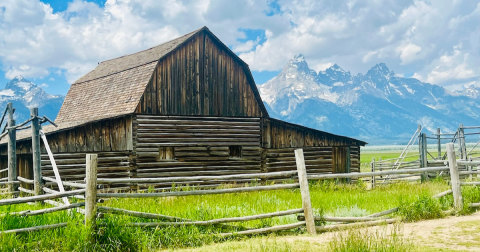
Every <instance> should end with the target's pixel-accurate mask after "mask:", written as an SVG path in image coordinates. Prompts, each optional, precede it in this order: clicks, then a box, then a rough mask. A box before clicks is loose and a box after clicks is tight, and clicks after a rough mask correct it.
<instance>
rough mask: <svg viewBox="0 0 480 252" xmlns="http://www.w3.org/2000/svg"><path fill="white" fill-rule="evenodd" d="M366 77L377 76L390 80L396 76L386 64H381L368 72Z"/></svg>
mask: <svg viewBox="0 0 480 252" xmlns="http://www.w3.org/2000/svg"><path fill="white" fill-rule="evenodd" d="M366 76H376V77H384V78H386V79H390V78H391V77H393V76H395V73H394V72H393V71H390V69H388V67H387V65H386V64H385V63H379V64H376V65H375V66H374V67H372V68H371V69H370V70H368V72H367V74H366Z"/></svg>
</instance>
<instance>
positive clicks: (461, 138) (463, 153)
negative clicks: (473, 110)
mask: <svg viewBox="0 0 480 252" xmlns="http://www.w3.org/2000/svg"><path fill="white" fill-rule="evenodd" d="M458 145H459V147H460V159H462V160H466V158H467V146H466V144H465V129H464V128H463V123H460V127H459V128H458Z"/></svg>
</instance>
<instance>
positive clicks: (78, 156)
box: [41, 152, 130, 183]
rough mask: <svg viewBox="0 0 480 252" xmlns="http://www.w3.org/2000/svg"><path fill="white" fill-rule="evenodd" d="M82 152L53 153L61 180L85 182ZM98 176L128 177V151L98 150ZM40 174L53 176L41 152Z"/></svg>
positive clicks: (48, 161)
mask: <svg viewBox="0 0 480 252" xmlns="http://www.w3.org/2000/svg"><path fill="white" fill-rule="evenodd" d="M86 154H89V153H88V152H84V153H55V154H53V157H54V159H55V163H56V164H57V167H58V171H59V173H60V177H61V178H62V180H68V181H75V182H81V183H85V182H84V181H83V179H84V178H85V156H86ZM96 154H98V177H99V178H128V177H129V175H130V173H129V160H130V156H129V155H130V152H98V153H96ZM41 164H42V176H45V177H52V178H54V177H55V174H54V173H53V168H52V165H51V163H50V159H49V158H48V155H47V154H42V161H41Z"/></svg>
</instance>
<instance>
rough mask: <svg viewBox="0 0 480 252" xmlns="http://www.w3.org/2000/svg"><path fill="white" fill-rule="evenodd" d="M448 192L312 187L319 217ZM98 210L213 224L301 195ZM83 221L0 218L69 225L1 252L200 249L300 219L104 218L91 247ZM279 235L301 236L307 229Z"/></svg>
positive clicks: (13, 224)
mask: <svg viewBox="0 0 480 252" xmlns="http://www.w3.org/2000/svg"><path fill="white" fill-rule="evenodd" d="M447 189H448V185H447V184H446V183H445V182H439V181H436V182H429V183H425V184H410V183H399V184H392V185H386V186H379V187H376V188H375V189H374V190H367V189H365V187H364V186H363V185H362V183H358V184H356V185H343V184H336V183H333V182H318V183H312V184H311V185H310V194H311V201H312V206H313V208H314V209H315V211H316V213H317V214H319V215H323V214H325V215H332V216H364V215H368V214H372V213H375V212H379V211H383V210H387V209H390V208H393V207H398V206H400V205H402V204H414V203H415V202H416V201H418V198H419V197H421V196H422V195H433V194H436V193H439V192H441V191H445V190H447ZM100 205H103V206H109V207H117V208H122V209H128V210H134V211H141V212H148V213H158V214H164V215H170V216H176V217H181V218H187V219H192V220H209V219H217V218H225V217H237V216H247V215H255V214H261V213H269V212H276V211H282V210H288V209H295V208H301V206H302V203H301V197H300V191H299V190H298V189H292V190H279V191H266V192H248V193H233V194H220V195H203V196H185V197H166V198H142V199H109V200H106V202H105V203H103V204H100ZM46 207H49V206H47V205H41V204H36V205H26V204H21V205H12V206H3V207H0V213H8V212H17V211H22V210H26V209H40V208H46ZM83 218H84V217H83V216H82V215H81V214H78V213H76V212H75V211H73V212H72V213H70V214H69V213H68V212H56V213H50V214H46V215H42V216H30V217H19V216H11V215H6V216H3V217H0V221H1V224H0V225H1V226H0V230H8V229H14V228H23V227H31V226H37V225H47V224H55V223H60V222H68V223H69V226H68V227H67V228H61V229H56V230H47V231H38V232H32V233H25V234H18V235H0V251H13V250H15V251H32V250H40V251H49V250H51V251H58V250H66V251H85V250H87V251H88V250H92V251H150V250H158V249H162V248H179V247H198V246H202V245H204V244H209V243H212V242H222V241H225V240H231V239H234V240H237V239H242V238H239V237H232V238H220V237H218V236H216V235H215V234H217V233H221V232H234V231H236V230H242V229H245V228H261V227H267V226H274V225H281V224H288V223H293V222H296V216H295V215H291V216H283V217H275V218H271V219H267V220H254V221H248V222H242V223H232V225H235V226H238V227H237V228H224V227H220V226H202V227H195V226H176V227H158V228H132V227H125V224H126V223H131V222H151V221H158V220H147V219H143V218H135V217H130V216H121V215H113V214H106V215H105V217H104V218H103V219H100V220H99V223H98V225H99V229H98V232H97V233H96V239H97V242H96V243H95V244H89V243H88V242H87V241H88V240H87V239H86V237H88V236H87V234H86V233H85V230H84V228H83ZM280 233H289V234H296V233H303V229H301V228H300V229H296V230H290V231H286V232H280ZM282 246H283V245H282ZM266 251H268V250H266Z"/></svg>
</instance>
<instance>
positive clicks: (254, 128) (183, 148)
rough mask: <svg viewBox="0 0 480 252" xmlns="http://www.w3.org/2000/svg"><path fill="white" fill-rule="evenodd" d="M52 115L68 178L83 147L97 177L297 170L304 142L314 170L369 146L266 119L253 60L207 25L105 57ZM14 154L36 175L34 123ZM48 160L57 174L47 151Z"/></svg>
mask: <svg viewBox="0 0 480 252" xmlns="http://www.w3.org/2000/svg"><path fill="white" fill-rule="evenodd" d="M40 114H41V111H40ZM55 122H56V123H57V124H58V127H57V128H55V127H53V126H46V127H44V131H45V133H46V135H47V139H48V141H49V146H50V148H51V150H52V152H53V153H54V157H55V159H56V163H57V165H58V167H59V169H60V174H61V176H62V178H63V179H67V180H83V178H84V176H85V165H84V164H85V154H86V153H98V155H99V174H98V176H99V177H112V178H113V177H116V178H119V177H168V176H185V175H225V174H235V173H252V172H261V171H263V172H265V171H283V170H293V169H296V166H295V158H294V152H293V150H294V149H295V148H299V147H302V148H304V152H305V158H306V165H307V171H308V172H309V173H331V172H333V173H336V172H350V171H352V172H358V171H359V166H360V162H359V160H360V146H363V145H365V144H366V143H365V142H363V141H359V140H356V139H353V138H349V137H344V136H338V135H334V134H330V133H327V132H322V131H319V130H314V129H310V128H306V127H303V126H300V125H295V124H291V123H287V122H284V121H281V120H277V119H273V118H269V116H268V113H267V111H266V109H265V107H264V104H263V102H262V99H261V97H260V95H259V93H258V90H257V87H256V85H255V82H254V80H253V78H252V75H251V73H250V70H249V68H248V65H247V64H246V63H245V62H243V61H242V60H241V59H240V58H239V57H238V56H237V55H235V54H234V53H233V52H232V51H230V50H229V48H228V47H227V46H225V45H224V44H223V43H222V42H221V41H220V40H219V39H218V38H217V37H216V36H215V35H214V34H213V33H212V32H210V30H209V29H208V28H206V27H204V28H201V29H199V30H196V31H194V32H191V33H189V34H186V35H184V36H182V37H180V38H177V39H174V40H172V41H169V42H167V43H164V44H162V45H159V46H156V47H153V48H150V49H147V50H144V51H141V52H138V53H134V54H130V55H125V56H122V57H119V58H115V59H111V60H107V61H104V62H101V63H99V65H98V66H97V67H96V68H95V69H94V70H92V71H91V72H89V73H87V74H86V75H85V76H83V77H81V78H80V79H79V80H77V81H76V82H75V83H73V84H72V86H71V88H70V90H69V92H68V94H67V96H66V98H65V101H64V103H63V106H62V108H61V110H60V112H59V114H58V117H57V118H56V120H55ZM5 141H6V140H5V139H4V140H2V144H1V145H0V165H1V168H0V169H3V168H5V167H6V164H7V145H6V144H5ZM17 155H18V156H17V164H18V169H19V171H18V174H19V176H22V177H26V178H32V177H33V175H32V155H31V138H30V131H28V130H27V131H20V132H18V133H17ZM41 164H42V169H43V175H44V176H53V171H52V167H51V165H50V162H49V160H48V156H47V155H46V152H45V149H44V148H42V163H41ZM3 176H6V175H5V174H3ZM159 186H161V185H159Z"/></svg>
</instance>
